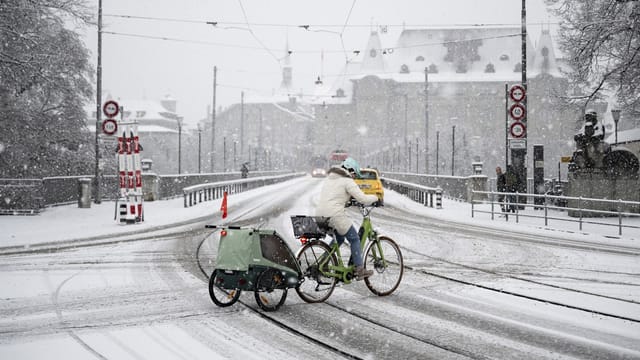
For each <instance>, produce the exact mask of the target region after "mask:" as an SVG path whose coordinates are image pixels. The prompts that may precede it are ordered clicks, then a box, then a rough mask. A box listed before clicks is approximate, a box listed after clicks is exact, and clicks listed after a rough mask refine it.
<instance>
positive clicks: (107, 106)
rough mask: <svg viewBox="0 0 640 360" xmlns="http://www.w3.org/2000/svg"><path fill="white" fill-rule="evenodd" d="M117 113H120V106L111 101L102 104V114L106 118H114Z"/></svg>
mask: <svg viewBox="0 0 640 360" xmlns="http://www.w3.org/2000/svg"><path fill="white" fill-rule="evenodd" d="M119 111H120V106H119V105H118V103H117V102H115V101H113V100H109V101H107V102H106V103H104V106H103V107H102V112H104V114H105V115H106V116H107V117H108V118H112V117H116V115H118V112H119Z"/></svg>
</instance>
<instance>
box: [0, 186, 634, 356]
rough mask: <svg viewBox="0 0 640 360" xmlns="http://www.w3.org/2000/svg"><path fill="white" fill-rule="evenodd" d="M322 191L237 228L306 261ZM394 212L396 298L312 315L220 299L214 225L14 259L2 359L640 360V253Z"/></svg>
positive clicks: (390, 206)
mask: <svg viewBox="0 0 640 360" xmlns="http://www.w3.org/2000/svg"><path fill="white" fill-rule="evenodd" d="M320 182H321V180H319V179H312V178H301V179H296V180H292V181H290V182H287V183H286V184H280V185H274V186H270V187H268V188H269V189H257V190H255V191H251V192H249V193H250V194H247V195H246V196H242V197H240V196H239V197H238V199H237V201H236V202H234V208H233V211H232V212H230V220H231V221H233V222H234V223H239V224H243V225H252V226H261V227H262V228H273V229H275V230H277V231H278V232H279V233H281V234H282V235H283V236H285V237H286V238H287V240H288V241H289V244H290V246H291V247H292V248H293V249H294V250H295V249H297V247H298V244H296V242H295V241H294V239H293V237H292V231H291V226H290V220H289V217H290V216H291V215H299V214H312V213H313V207H314V203H315V197H316V196H317V193H318V191H319V184H320ZM385 204H386V206H385V207H384V208H378V209H375V210H374V212H373V214H372V220H373V223H374V226H376V227H377V228H378V230H379V232H380V233H381V234H384V235H388V236H391V237H392V238H393V239H394V240H396V242H397V243H398V244H399V245H400V246H401V247H402V251H403V255H404V259H405V265H406V269H405V276H404V278H403V281H402V283H401V285H400V287H399V288H398V289H397V290H396V292H394V293H393V294H392V295H391V296H388V297H377V296H375V295H373V294H372V293H370V292H369V290H368V289H367V288H366V286H365V285H364V284H362V283H354V284H350V285H345V286H342V287H339V288H337V289H336V291H335V292H334V293H333V294H332V296H331V297H330V298H329V300H328V301H327V302H326V303H322V304H306V303H304V302H303V301H302V300H300V299H299V298H298V296H297V295H296V294H295V291H290V292H289V295H288V298H287V301H286V303H285V305H284V306H283V307H281V308H280V310H278V311H277V312H274V313H264V312H262V311H261V310H258V309H257V305H256V304H255V300H254V299H253V294H252V293H243V295H242V297H241V301H240V302H239V303H236V304H235V305H233V306H231V307H228V308H218V307H216V306H215V305H214V304H213V303H212V302H211V300H210V299H209V295H208V291H207V283H206V281H207V278H206V277H207V274H208V273H210V272H211V270H212V269H213V268H214V267H215V264H214V263H213V261H212V259H215V252H216V249H217V238H216V235H215V234H212V233H211V231H210V230H205V229H204V224H205V223H204V222H198V223H194V224H190V225H183V226H182V227H180V228H178V229H171V230H170V231H165V232H164V233H163V232H158V233H157V234H155V235H154V233H150V234H142V235H143V236H141V237H144V238H145V239H143V240H137V241H122V242H116V243H108V244H103V245H94V246H84V245H81V246H77V247H76V248H66V249H60V250H55V249H50V250H47V251H33V252H30V251H26V252H25V253H21V254H13V255H8V254H7V255H2V256H0V269H1V272H0V274H1V275H0V278H1V279H2V289H1V290H0V301H1V302H0V334H1V335H0V358H2V359H34V358H43V357H45V356H47V357H51V356H53V357H56V358H60V357H63V356H64V358H67V359H92V358H98V359H159V358H162V359H200V358H202V359H204V358H207V359H212V358H214V359H217V358H220V359H236V358H243V359H265V358H266V359H276V358H277V359H311V358H314V359H318V358H322V359H324V358H342V357H344V358H362V359H416V358H434V359H446V358H480V359H484V358H496V359H516V358H517V359H540V358H581V359H582V358H593V359H603V358H639V359H640V276H639V275H640V261H638V260H639V258H640V250H638V249H636V248H634V247H629V246H625V245H623V244H611V243H608V244H603V245H602V246H599V245H598V244H597V241H596V242H594V241H593V239H589V241H580V240H576V239H574V238H571V239H567V238H554V237H551V236H549V235H541V234H537V233H532V234H519V233H513V232H509V231H505V230H497V229H494V230H489V229H487V228H480V227H477V226H472V225H464V224H460V223H454V222H450V221H446V220H442V219H438V220H434V219H433V218H429V217H425V216H423V215H422V214H419V213H417V212H415V211H413V210H412V209H413V208H414V206H415V204H413V203H412V202H411V201H410V200H407V199H406V198H404V197H402V196H400V195H398V194H395V193H393V192H387V196H386V201H385ZM177 211H180V209H178V210H177ZM357 218H358V215H357V213H355V212H354V220H355V219H357ZM228 220H229V219H228ZM57 231H64V230H63V229H61V230H57ZM128 240H130V239H128ZM345 252H346V251H345Z"/></svg>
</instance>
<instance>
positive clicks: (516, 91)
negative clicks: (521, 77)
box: [509, 85, 526, 102]
mask: <svg viewBox="0 0 640 360" xmlns="http://www.w3.org/2000/svg"><path fill="white" fill-rule="evenodd" d="M525 96H526V92H525V91H524V87H523V86H522V85H513V86H512V87H511V89H510V90H509V97H510V98H511V100H513V101H515V102H520V101H522V100H524V97H525Z"/></svg>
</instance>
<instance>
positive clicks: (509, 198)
mask: <svg viewBox="0 0 640 360" xmlns="http://www.w3.org/2000/svg"><path fill="white" fill-rule="evenodd" d="M473 192H474V193H478V194H486V195H488V199H489V200H476V201H472V202H471V217H474V216H475V213H486V214H491V220H493V219H494V215H495V214H503V213H502V211H501V210H498V211H496V210H495V207H494V206H495V205H498V208H500V206H501V205H504V206H505V208H509V206H513V207H514V208H515V213H514V214H513V216H515V219H516V223H517V222H519V218H520V217H529V218H541V219H544V225H545V226H548V225H549V220H559V221H567V222H577V223H578V224H579V229H580V230H582V226H583V224H595V225H606V226H616V227H618V235H622V228H632V229H640V226H637V225H632V224H628V223H627V224H623V219H628V218H634V217H635V218H638V217H640V213H633V212H628V211H623V210H622V208H623V206H626V207H628V208H629V207H631V208H633V207H637V208H638V209H640V202H637V201H627V200H608V199H594V198H585V197H573V196H556V195H546V194H545V195H541V194H528V193H526V194H525V193H517V192H516V193H510V192H496V191H473ZM498 196H504V199H505V201H504V202H499V201H497V200H496V199H497V197H498ZM522 197H524V198H525V199H524V200H525V201H520V200H521V198H522ZM529 199H542V200H543V201H542V202H541V203H540V204H535V201H532V202H533V203H532V202H530V201H529ZM552 201H556V202H557V201H563V202H566V203H567V204H573V203H577V204H578V206H577V207H575V206H574V207H571V206H556V205H550V204H549V203H550V202H552ZM476 204H491V210H490V211H486V210H477V209H475V205H476ZM589 204H591V205H593V204H609V205H615V206H614V207H615V208H616V209H617V210H615V211H612V210H601V209H595V208H594V207H588V206H587V205H589ZM521 207H524V208H527V207H530V208H533V209H536V210H543V213H544V215H531V214H524V213H521V212H520V210H522V209H520V208H521ZM549 210H558V211H567V212H574V213H577V215H578V216H577V217H576V219H575V220H573V219H570V218H566V217H557V216H552V215H549ZM504 214H505V215H506V216H505V220H506V221H508V220H509V213H504ZM594 216H595V217H609V218H611V217H617V219H618V223H617V224H611V223H607V222H604V221H596V220H592V219H594ZM585 218H588V219H589V220H585Z"/></svg>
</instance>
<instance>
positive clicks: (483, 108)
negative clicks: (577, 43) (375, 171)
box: [313, 27, 579, 175]
mask: <svg viewBox="0 0 640 360" xmlns="http://www.w3.org/2000/svg"><path fill="white" fill-rule="evenodd" d="M521 46H522V43H521V37H520V28H516V27H492V28H486V27H483V28H473V27H472V28H439V29H435V28H432V29H416V30H409V29H407V30H404V31H403V32H402V33H401V35H400V37H399V38H398V40H397V42H396V44H395V45H394V46H392V47H388V48H386V47H384V46H382V44H381V41H380V36H379V34H378V33H376V32H372V33H371V35H370V37H369V40H368V43H367V47H366V48H365V51H364V52H363V53H362V54H361V55H362V56H361V59H360V61H359V62H357V63H356V62H354V63H350V64H348V67H347V68H345V70H344V72H343V73H344V74H345V75H344V76H343V77H340V78H338V79H337V80H336V81H335V82H334V83H333V84H332V86H331V87H328V88H327V89H325V91H326V93H325V94H324V95H325V96H318V97H317V98H316V99H315V102H314V104H313V105H314V109H315V111H314V112H315V114H316V122H315V128H314V132H315V133H317V134H323V133H326V132H327V130H329V129H331V130H334V129H340V131H337V132H336V133H337V134H338V135H336V136H339V138H337V139H335V144H325V143H315V144H314V145H315V146H316V147H317V148H318V149H317V150H315V151H316V152H320V153H322V152H326V151H328V150H330V148H332V147H333V146H335V145H336V144H339V145H340V146H341V147H343V148H346V149H349V150H350V151H351V152H353V153H354V154H356V155H357V156H358V157H359V158H361V159H363V161H364V162H365V163H367V164H371V165H372V166H377V167H378V168H381V169H384V170H387V171H391V170H393V171H412V172H415V171H417V172H419V173H424V172H425V168H427V169H426V172H427V173H430V174H436V173H439V174H451V172H452V169H453V173H454V174H455V175H468V174H471V173H472V167H471V163H472V162H474V161H481V162H483V163H484V164H485V166H488V167H489V168H493V167H494V166H495V165H502V164H504V163H505V147H506V146H505V142H506V141H505V135H506V131H507V126H508V124H507V122H508V121H507V119H506V116H505V114H506V109H505V99H506V91H505V85H507V84H508V85H512V84H518V83H520V80H521ZM527 55H528V57H527V63H528V66H527V68H528V72H527V75H528V76H527V78H528V94H527V95H528V104H527V105H528V121H527V125H528V131H527V140H528V144H527V145H528V153H530V154H531V153H532V148H533V145H534V144H541V145H544V146H545V172H546V173H549V174H557V168H558V162H559V161H560V157H562V156H567V155H570V154H571V151H572V146H573V143H572V141H573V140H572V139H573V134H574V133H575V131H576V119H577V118H578V117H579V116H578V112H579V110H578V109H572V108H568V107H566V105H562V104H561V102H560V100H559V97H560V96H562V95H564V94H566V93H567V91H569V89H568V82H567V80H566V79H565V78H564V77H563V76H562V74H561V71H560V65H561V63H560V62H559V61H558V60H557V59H556V57H555V51H554V48H553V43H552V39H551V36H550V34H549V32H548V31H543V32H542V34H541V35H540V37H539V39H538V42H537V45H536V46H533V45H532V43H531V41H529V42H528V50H527ZM425 89H428V91H427V92H426V95H425ZM425 104H428V105H425ZM454 127H455V129H454ZM319 138H325V139H330V138H331V137H330V136H319ZM358 138H359V139H361V140H360V141H358V142H354V145H353V146H349V142H350V141H351V140H350V139H358ZM425 139H426V141H425ZM452 144H453V145H452ZM452 153H453V154H452ZM529 158H531V156H529ZM452 159H453V161H452ZM452 162H453V164H452ZM528 162H531V160H528ZM527 167H529V169H531V168H532V165H531V164H529V163H528V164H527ZM565 171H566V169H565ZM530 174H531V173H530Z"/></svg>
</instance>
